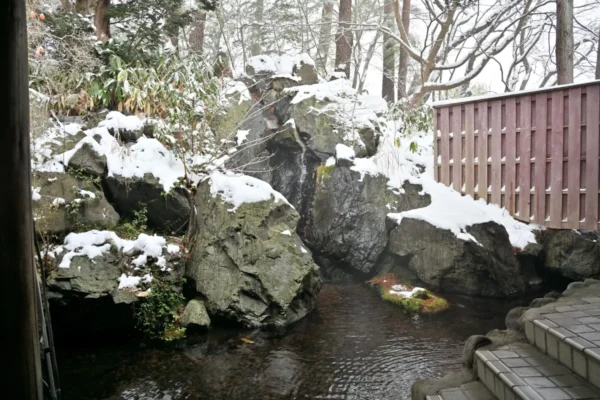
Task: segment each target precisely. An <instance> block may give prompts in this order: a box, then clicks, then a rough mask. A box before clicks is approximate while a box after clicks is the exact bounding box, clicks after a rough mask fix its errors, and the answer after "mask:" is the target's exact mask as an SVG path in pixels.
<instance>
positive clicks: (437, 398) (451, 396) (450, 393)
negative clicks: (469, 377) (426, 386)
mask: <svg viewBox="0 0 600 400" xmlns="http://www.w3.org/2000/svg"><path fill="white" fill-rule="evenodd" d="M495 399H496V398H495V397H494V395H493V394H491V393H490V392H489V391H488V390H487V389H486V388H485V386H483V384H482V383H481V382H479V381H475V382H469V383H465V384H464V385H460V386H459V387H455V388H450V389H443V390H440V392H439V394H436V395H433V396H427V397H426V400H495Z"/></svg>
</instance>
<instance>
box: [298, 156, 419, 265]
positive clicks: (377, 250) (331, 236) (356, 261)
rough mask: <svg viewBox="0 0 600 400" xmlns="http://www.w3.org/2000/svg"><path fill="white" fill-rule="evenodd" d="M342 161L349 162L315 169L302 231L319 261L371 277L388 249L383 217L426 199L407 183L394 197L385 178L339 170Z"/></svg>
mask: <svg viewBox="0 0 600 400" xmlns="http://www.w3.org/2000/svg"><path fill="white" fill-rule="evenodd" d="M341 161H344V162H346V161H347V160H340V162H338V165H336V166H330V167H321V168H320V169H319V170H318V171H317V175H318V176H317V177H316V181H317V183H316V188H315V194H314V197H313V199H312V203H311V207H310V215H309V217H308V221H307V222H306V223H305V226H304V227H302V229H301V231H300V232H301V234H302V236H303V238H304V240H305V241H306V243H307V244H308V245H309V246H310V247H311V249H313V251H314V252H315V253H316V254H317V255H318V256H319V257H324V258H327V259H329V260H330V261H331V262H332V263H334V265H335V264H337V265H338V266H343V267H349V268H350V270H353V271H355V272H360V273H365V274H369V273H371V272H374V271H375V266H376V265H377V262H378V261H379V259H380V256H381V255H382V253H383V251H384V249H385V248H386V245H387V241H388V226H387V222H386V216H387V214H388V213H389V212H400V211H405V210H407V209H410V208H419V207H425V206H427V205H428V204H429V203H430V199H429V197H428V196H421V195H419V194H418V192H419V191H420V190H421V189H420V187H418V186H416V185H411V184H409V183H406V184H405V185H404V186H405V193H404V194H401V195H400V194H395V193H393V192H392V191H391V190H390V189H388V186H387V181H388V179H387V178H386V177H384V176H371V175H365V176H364V177H363V178H362V179H361V176H360V173H358V172H356V171H353V170H352V169H351V166H340V165H339V164H340V163H341Z"/></svg>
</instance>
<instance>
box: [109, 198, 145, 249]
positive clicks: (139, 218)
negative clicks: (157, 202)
mask: <svg viewBox="0 0 600 400" xmlns="http://www.w3.org/2000/svg"><path fill="white" fill-rule="evenodd" d="M147 224H148V208H147V207H146V204H144V203H138V209H137V210H135V211H134V212H133V218H132V219H131V220H130V221H124V222H122V223H120V224H119V225H117V226H116V227H115V232H117V233H118V234H119V235H121V236H124V237H126V238H127V239H132V240H133V239H137V237H138V236H139V235H140V233H144V232H146V231H147V230H148V225H147Z"/></svg>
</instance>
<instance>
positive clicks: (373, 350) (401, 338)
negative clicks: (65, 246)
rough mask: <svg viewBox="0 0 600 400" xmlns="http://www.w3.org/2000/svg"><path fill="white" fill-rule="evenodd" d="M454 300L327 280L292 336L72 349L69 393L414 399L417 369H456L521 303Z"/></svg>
mask: <svg viewBox="0 0 600 400" xmlns="http://www.w3.org/2000/svg"><path fill="white" fill-rule="evenodd" d="M451 300H452V301H453V302H454V306H453V307H452V308H451V309H450V310H448V311H447V312H446V313H444V314H442V315H440V316H434V317H417V318H411V317H410V316H408V315H405V314H403V313H402V311H401V310H400V309H398V308H397V307H395V306H393V305H390V304H386V303H383V302H382V301H381V299H380V298H379V296H378V295H377V294H376V293H375V292H373V291H371V290H370V289H368V288H366V287H365V286H362V285H359V284H345V285H325V286H324V288H323V290H322V293H321V295H320V297H319V300H318V303H317V308H316V309H315V311H314V312H313V313H312V314H310V315H309V316H308V317H307V318H305V319H304V320H302V321H300V322H299V323H298V324H296V325H295V326H293V327H292V328H291V329H290V330H289V331H288V332H287V333H286V334H280V333H272V332H260V331H253V332H239V331H225V330H217V329H215V330H212V331H210V332H209V333H208V334H207V335H204V336H202V337H197V338H195V339H193V340H191V341H190V344H189V345H188V346H187V347H186V348H185V349H183V350H148V349H145V350H140V349H138V348H137V347H135V346H131V347H127V346H121V347H118V348H111V349H102V350H99V349H94V350H91V351H89V350H87V349H85V350H82V349H77V351H71V352H66V353H64V357H63V358H62V360H61V367H62V369H63V371H62V377H63V386H64V391H65V396H64V397H65V399H67V400H68V399H78V400H79V399H111V400H112V399H127V400H134V399H135V400H138V399H140V400H141V399H153V400H154V399H161V400H162V399H165V400H166V399H173V400H175V399H228V400H237V399H241V400H251V399H261V400H263V399H271V400H275V399H356V400H359V399H360V400H362V399H384V398H394V399H408V398H410V394H409V393H410V386H411V384H412V382H413V381H414V379H415V378H416V377H431V376H437V375H440V374H442V373H443V372H446V371H448V370H449V369H451V368H454V367H457V366H458V365H459V364H460V356H461V351H462V344H463V342H464V340H465V339H466V338H467V337H468V336H469V335H471V334H474V333H486V332H487V331H489V330H491V329H494V328H502V327H503V325H504V324H503V321H504V315H505V314H506V312H507V311H508V309H509V308H510V307H511V306H513V305H514V304H507V303H503V302H497V301H481V300H480V301H472V300H468V299H451ZM242 337H248V338H249V339H251V340H252V341H253V343H252V344H245V343H244V342H243V341H242V340H241V338H242ZM88 351H89V352H88Z"/></svg>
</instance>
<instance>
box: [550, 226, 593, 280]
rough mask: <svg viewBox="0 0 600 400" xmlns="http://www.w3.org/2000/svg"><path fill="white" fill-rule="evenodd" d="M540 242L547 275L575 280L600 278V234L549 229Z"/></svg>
mask: <svg viewBox="0 0 600 400" xmlns="http://www.w3.org/2000/svg"><path fill="white" fill-rule="evenodd" d="M541 242H542V244H543V246H544V250H543V253H544V256H545V263H544V269H545V270H546V271H547V272H549V273H552V274H555V275H559V276H563V277H565V278H569V279H573V280H583V279H587V278H599V277H600V231H573V230H554V229H548V230H547V231H545V232H543V234H542V235H541Z"/></svg>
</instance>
